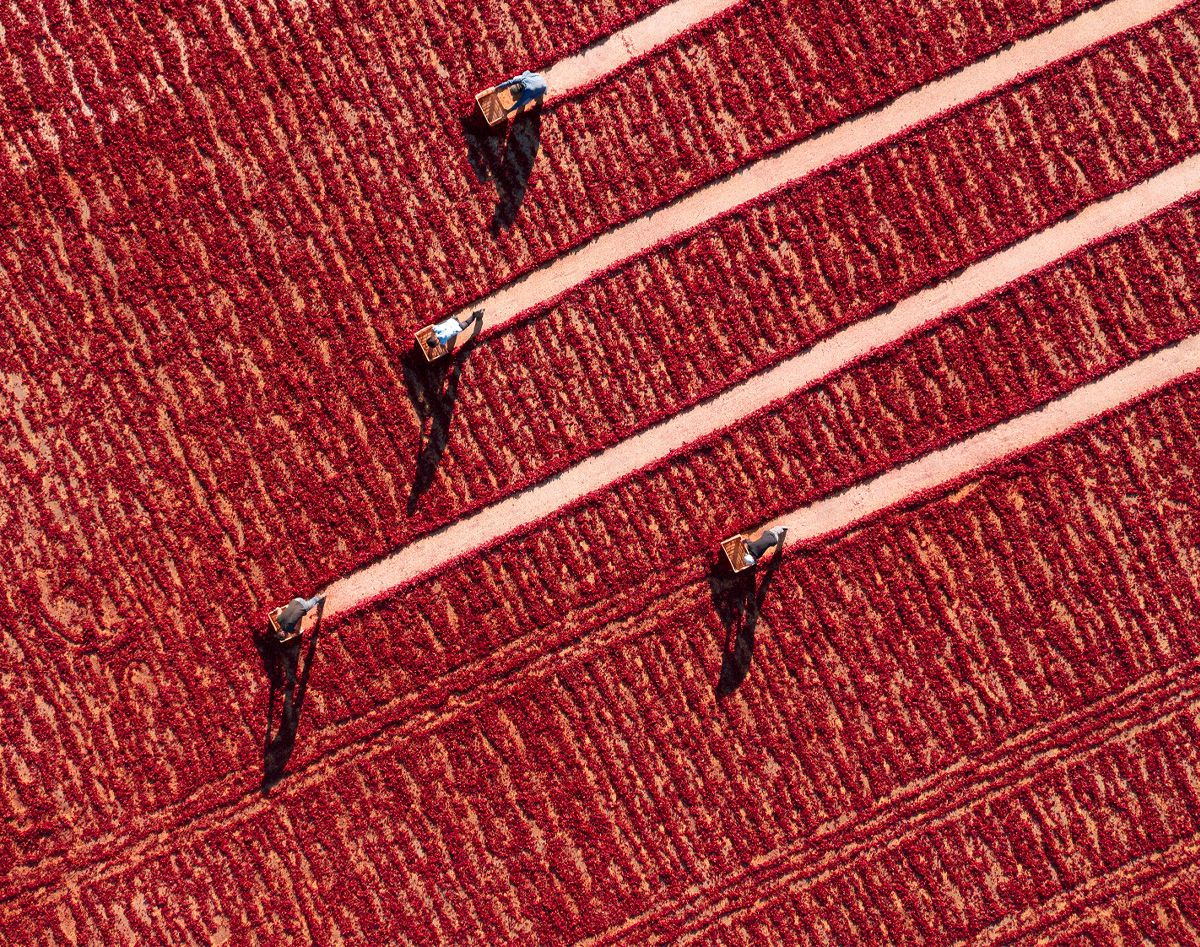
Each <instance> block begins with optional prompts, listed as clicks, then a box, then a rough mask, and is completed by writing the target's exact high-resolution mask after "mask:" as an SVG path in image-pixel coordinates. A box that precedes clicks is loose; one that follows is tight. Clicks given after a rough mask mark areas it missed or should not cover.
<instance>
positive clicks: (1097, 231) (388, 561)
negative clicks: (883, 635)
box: [325, 155, 1200, 617]
mask: <svg viewBox="0 0 1200 947" xmlns="http://www.w3.org/2000/svg"><path fill="white" fill-rule="evenodd" d="M1197 189H1200V155H1198V156H1195V157H1192V158H1189V159H1187V160H1185V161H1182V162H1180V163H1179V164H1177V165H1174V166H1172V167H1171V168H1168V169H1167V170H1166V171H1163V172H1161V173H1159V174H1157V175H1155V176H1154V177H1151V178H1149V179H1147V180H1146V181H1144V182H1142V183H1141V184H1139V185H1137V186H1135V187H1133V188H1130V189H1129V190H1127V191H1123V192H1122V193H1120V194H1116V195H1113V196H1112V197H1110V198H1108V199H1106V200H1103V201H1099V202H1097V203H1095V204H1093V205H1091V206H1089V207H1087V208H1085V209H1084V210H1083V211H1081V212H1080V213H1079V214H1078V215H1076V216H1075V217H1074V218H1072V219H1069V220H1066V221H1063V222H1062V223H1060V224H1057V225H1056V226H1054V227H1050V228H1048V229H1047V230H1044V231H1042V232H1041V233H1037V234H1034V235H1032V236H1030V237H1027V238H1026V239H1024V240H1022V241H1020V242H1018V243H1015V244H1013V245H1012V246H1011V247H1008V248H1007V249H1005V250H1003V251H1001V252H999V253H996V254H994V255H992V256H990V257H988V258H987V259H985V260H981V261H980V262H978V263H976V264H975V265H973V266H970V267H968V268H967V269H965V270H963V272H962V273H960V274H959V275H958V276H956V277H954V278H952V279H949V280H946V281H945V282H942V283H938V284H936V285H934V286H931V287H929V288H927V289H924V290H922V291H920V292H918V293H916V294H914V295H912V296H910V297H908V298H907V299H904V300H902V301H901V302H899V303H897V304H896V305H895V306H894V307H892V308H891V309H890V310H883V311H881V312H879V313H878V314H876V315H874V316H871V317H870V318H868V319H865V320H862V321H860V322H857V323H855V324H854V325H852V326H849V327H848V328H846V329H843V330H842V331H840V332H838V333H836V334H834V335H832V336H830V337H829V338H828V339H826V340H824V341H823V342H820V343H818V344H817V345H815V346H813V347H812V348H811V349H808V350H807V351H805V352H803V353H802V354H800V355H797V356H795V357H793V358H790V359H787V360H786V361H784V362H781V363H779V364H778V365H776V366H774V367H773V368H771V369H769V370H767V371H766V372H763V373H762V374H760V375H756V376H754V377H752V378H750V379H748V380H747V381H745V382H742V383H741V384H738V385H736V386H734V387H732V388H729V389H727V390H726V391H724V392H722V393H721V394H720V395H718V396H717V397H715V398H713V399H711V400H709V401H707V402H703V403H701V404H698V405H695V406H694V407H692V408H689V409H687V410H685V411H682V412H680V413H679V414H677V415H675V416H674V417H672V418H670V419H668V420H667V421H664V422H663V423H661V424H658V425H656V426H654V427H651V428H648V429H646V430H645V431H642V432H641V433H639V434H636V435H634V436H633V437H630V438H628V439H626V440H624V441H622V442H621V443H619V444H616V445H614V446H613V447H611V448H609V449H607V450H605V451H602V452H600V453H599V454H596V455H594V456H592V457H590V458H588V459H587V460H584V461H582V462H580V463H579V464H576V465H575V466H574V467H572V468H570V469H568V470H566V471H564V472H563V473H561V474H559V475H558V476H556V477H553V478H551V479H549V480H547V481H545V482H543V483H541V484H538V485H537V486H535V487H532V488H530V489H528V490H525V491H523V492H522V493H519V494H517V495H515V496H512V497H510V498H508V499H506V500H503V501H501V502H500V503H497V504H495V505H493V506H490V507H487V508H485V509H483V510H480V511H479V512H478V513H475V514H473V515H471V516H468V517H466V518H464V519H461V520H459V521H457V522H455V523H453V524H451V525H450V526H447V527H446V528H444V529H442V530H440V531H439V532H436V533H432V534H430V535H428V536H425V537H422V538H421V539H418V540H416V541H415V542H413V543H411V544H410V545H408V546H405V547H404V548H403V549H401V550H399V551H398V552H396V553H394V554H392V555H391V556H389V557H387V558H385V559H382V560H379V561H378V562H375V563H373V564H371V565H369V566H366V567H364V568H362V569H360V570H358V571H357V572H354V573H351V574H350V575H348V576H346V577H345V578H343V579H339V580H338V581H336V582H334V583H333V584H332V585H330V586H329V588H328V589H327V594H328V596H329V601H328V604H327V605H326V611H325V614H326V616H327V617H332V616H333V615H336V614H338V613H342V612H346V611H349V610H351V609H354V608H357V607H359V606H361V605H362V604H364V603H366V602H368V601H370V600H372V599H376V598H379V597H380V596H383V595H386V594H388V593H389V592H392V591H394V590H395V589H397V588H399V587H400V586H402V585H404V584H405V583H407V582H410V581H412V580H413V579H414V578H416V577H417V576H418V575H420V574H422V573H425V572H428V571H431V570H434V569H437V568H440V567H441V566H444V565H445V564H446V563H448V562H450V561H451V560H453V559H455V558H457V557H459V556H463V555H466V554H468V553H470V552H472V551H473V550H475V549H477V548H479V547H480V546H483V545H485V544H487V543H490V542H493V541H494V540H497V539H499V538H501V537H503V536H505V535H507V534H509V533H511V532H513V531H515V530H517V529H520V528H522V527H524V526H527V525H529V524H531V523H535V522H537V521H538V520H540V519H543V518H544V517H547V516H549V515H551V514H552V513H554V512H555V511H556V510H559V509H560V508H562V507H563V506H565V505H567V504H569V503H571V502H572V501H574V500H577V499H579V498H580V497H583V496H586V495H587V494H589V493H591V492H593V491H595V490H598V489H600V488H602V487H605V486H607V485H609V484H611V483H613V482H614V481H616V480H618V479H620V478H621V477H623V476H626V475H628V474H631V473H633V472H634V471H636V470H638V469H640V468H642V467H645V466H647V465H649V464H652V463H654V462H655V461H658V460H660V459H662V458H663V457H665V456H666V455H667V454H669V453H670V452H671V451H673V450H676V449H677V448H679V447H682V446H684V445H685V444H688V443H691V442H692V441H695V440H697V439H699V438H701V437H704V436H706V435H708V434H711V433H713V432H715V431H718V430H720V429H722V428H725V427H729V426H730V425H732V424H735V423H737V422H738V421H740V420H743V419H744V418H746V416H747V415H749V414H751V413H753V412H754V411H757V410H759V409H762V408H765V407H767V406H768V405H770V404H771V403H772V402H775V401H778V400H779V399H780V398H783V397H786V396H787V395H789V394H791V393H792V392H793V391H796V390H797V389H800V388H804V387H807V386H809V385H812V384H813V383H814V382H817V381H819V380H820V379H822V378H824V377H826V376H828V375H830V374H832V373H834V372H838V371H841V370H843V369H845V368H846V366H847V365H849V364H851V363H852V362H854V361H856V360H858V359H860V358H862V357H863V356H865V355H867V354H869V353H870V352H872V351H874V350H875V349H878V348H880V347H882V346H885V345H888V344H890V343H892V342H894V341H896V340H898V339H901V338H903V337H904V336H906V335H908V334H910V333H912V332H913V331H915V330H917V329H918V328H920V327H921V326H923V325H926V324H928V323H930V322H934V321H936V320H938V319H941V318H944V317H945V316H946V315H947V314H949V313H950V312H952V311H953V310H955V309H957V308H959V307H961V306H963V305H966V304H967V303H969V302H971V301H972V300H974V299H977V298H979V297H980V296H983V295H985V294H987V293H989V292H991V291H992V290H994V289H997V288H999V287H1001V286H1004V285H1006V284H1007V283H1011V282H1012V281H1014V280H1016V279H1019V278H1020V277H1022V276H1024V275H1025V274H1027V273H1030V272H1032V271H1034V270H1037V269H1040V268H1041V267H1043V266H1044V265H1046V264H1049V263H1051V262H1052V261H1054V260H1057V259H1059V258H1061V257H1063V256H1066V255H1067V254H1069V253H1072V252H1073V251H1075V250H1077V249H1079V248H1080V247H1083V246H1085V245H1086V244H1088V243H1091V242H1093V241H1095V240H1097V239H1100V238H1102V237H1104V236H1105V235H1106V234H1109V233H1111V232H1112V231H1114V230H1117V229H1119V228H1121V227H1125V226H1128V225H1129V224H1133V223H1136V222H1137V221H1139V220H1141V219H1143V218H1145V217H1147V216H1150V215H1151V214H1154V213H1156V212H1157V211H1159V210H1161V209H1163V208H1165V207H1167V206H1169V205H1171V204H1173V203H1175V202H1176V201H1178V200H1180V199H1182V198H1184V197H1186V196H1187V195H1188V194H1190V193H1192V192H1193V191H1196V190H1197ZM1122 377H1124V376H1122ZM1097 397H1099V396H1097ZM1046 410H1047V411H1050V410H1051V409H1046ZM1099 410H1103V409H1098V410H1097V411H1096V412H1093V414H1094V413H1098V412H1099ZM1037 416H1039V417H1040V416H1041V415H1040V414H1039V415H1037ZM1057 417H1058V416H1057V415H1055V414H1053V413H1051V414H1047V415H1045V418H1046V420H1045V424H1046V425H1049V427H1047V430H1048V431H1050V433H1054V431H1056V430H1057V429H1058V428H1056V427H1054V426H1055V425H1056V424H1057V423H1058V422H1057V420H1056V418H1057ZM989 436H993V435H989ZM1043 436H1049V435H1048V434H1047V435H1043ZM989 443H990V442H989ZM960 448H963V445H960V446H959V447H954V448H950V449H949V450H950V451H957V450H959V449H960ZM963 449H966V448H963ZM990 449H991V448H987V449H986V450H990ZM975 450H977V449H976V448H970V449H968V455H969V456H971V457H973V456H974V454H971V453H970V451H975ZM986 450H985V453H986ZM954 456H958V455H957V454H955V455H954ZM988 456H990V454H989V455H988ZM938 463H939V464H942V465H943V466H942V467H937V468H935V470H936V471H939V472H940V471H943V470H946V469H948V468H947V467H946V466H944V465H945V464H947V463H949V462H948V461H946V460H944V459H943V460H941V461H939V462H938ZM971 463H972V464H973V463H974V461H971ZM911 466H913V465H911V464H910V465H909V467H911ZM908 469H909V468H908V467H905V468H900V470H897V471H894V472H893V473H894V474H899V473H900V471H907V470H908ZM921 470H924V468H921ZM888 476H892V475H888ZM906 476H913V475H912V474H906ZM889 482H890V481H889ZM898 482H899V483H903V484H907V483H908V482H909V481H908V480H903V481H898ZM913 482H916V481H913ZM905 489H907V487H905ZM893 494H894V491H893V492H891V493H888V492H886V491H885V492H884V493H878V492H877V491H875V492H871V493H870V494H869V495H867V496H866V497H864V498H862V499H853V498H852V499H851V500H849V501H843V500H841V499H839V498H835V499H833V500H830V501H828V502H829V503H832V504H834V506H833V507H829V508H823V511H822V512H821V513H820V514H814V515H813V516H810V515H809V514H808V513H807V511H805V512H803V513H797V514H796V515H795V517H793V518H794V519H795V523H793V524H791V525H793V527H795V531H794V532H792V533H791V534H790V535H789V540H794V539H796V538H801V537H803V536H804V535H806V534H805V529H806V528H807V530H808V535H809V536H810V537H811V536H816V535H820V534H821V532H829V531H830V530H831V529H834V528H839V527H835V526H830V525H829V524H830V523H831V522H835V521H837V517H838V516H840V517H841V518H842V520H841V521H839V522H850V521H852V520H853V519H854V518H855V517H856V516H857V515H858V514H857V512H856V511H857V510H858V509H859V507H858V506H855V505H852V506H851V507H849V508H847V509H846V510H842V507H841V504H843V503H844V502H849V503H851V504H866V506H864V507H863V508H864V509H865V508H867V506H871V504H875V506H874V507H872V508H880V507H878V503H892V502H897V500H895V499H887V498H889V497H893ZM905 495H907V494H905ZM857 496H858V495H857V494H855V495H854V497H857ZM851 513H854V515H850V514H851ZM862 515H869V513H865V514H862ZM846 516H850V520H846ZM830 518H832V519H830ZM737 525H738V524H731V527H736V526H737ZM818 528H819V530H820V532H814V530H818ZM732 531H733V530H732V529H731V532H732Z"/></svg>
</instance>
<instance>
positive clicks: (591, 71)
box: [542, 0, 742, 104]
mask: <svg viewBox="0 0 1200 947" xmlns="http://www.w3.org/2000/svg"><path fill="white" fill-rule="evenodd" d="M741 2H742V0H674V2H673V3H668V4H667V5H666V6H665V7H661V8H660V9H658V10H656V11H655V12H653V13H651V14H650V15H649V16H647V17H644V18H643V19H641V20H638V21H637V22H636V23H630V24H629V25H628V26H627V27H625V28H624V29H622V30H618V31H617V32H615V33H613V34H612V35H611V36H606V37H605V38H604V39H602V40H600V41H599V42H596V43H593V44H592V45H591V46H589V47H587V48H586V49H583V50H581V51H580V52H578V53H576V54H575V55H574V56H570V57H568V58H567V59H563V60H561V61H560V62H557V63H555V64H554V65H553V66H551V67H550V68H549V69H546V70H545V71H543V73H542V75H543V76H544V77H545V79H546V84H547V85H548V86H549V89H548V91H547V92H546V103H547V104H549V103H550V102H552V101H554V100H555V99H557V98H562V97H564V96H568V95H571V94H572V93H574V92H577V91H578V90H579V89H581V88H582V87H583V86H586V85H588V84H589V83H592V82H595V81H596V80H597V79H602V78H604V76H607V75H609V74H610V73H612V72H616V71H617V70H618V69H620V68H621V67H622V66H624V65H626V64H628V63H629V62H631V61H632V60H634V59H637V58H638V57H640V56H645V55H646V54H647V53H649V52H651V51H653V50H655V49H657V48H658V47H659V46H663V45H665V44H666V43H669V42H670V41H671V40H673V39H675V37H677V36H678V35H679V34H680V33H683V32H684V31H686V30H689V29H691V28H692V27H693V26H696V25H697V24H699V23H703V22H704V21H705V20H707V19H709V18H710V17H714V16H716V15H717V14H718V13H722V12H724V11H725V10H728V9H729V8H730V7H732V6H736V5H737V4H739V3H741Z"/></svg>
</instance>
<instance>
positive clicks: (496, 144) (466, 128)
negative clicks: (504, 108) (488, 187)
mask: <svg viewBox="0 0 1200 947" xmlns="http://www.w3.org/2000/svg"><path fill="white" fill-rule="evenodd" d="M460 122H461V124H462V130H463V138H464V139H465V140H466V143H467V162H468V163H469V164H470V166H471V170H472V171H473V172H474V174H475V180H477V181H479V182H480V183H486V182H489V181H490V182H492V183H493V184H495V185H496V207H495V210H494V211H493V212H492V223H491V226H490V228H489V229H490V231H491V234H492V236H493V237H495V236H499V235H500V233H501V231H504V230H508V229H509V228H510V227H511V226H512V225H513V223H514V221H516V219H517V211H519V210H520V209H521V204H522V202H524V200H525V192H526V191H527V190H528V189H529V177H530V175H531V174H532V173H533V165H534V162H535V161H536V160H537V156H538V152H539V151H540V150H541V147H542V106H541V103H540V102H539V103H538V104H536V105H534V106H533V107H532V108H528V109H526V110H525V111H524V112H522V113H521V114H520V115H518V116H516V117H515V118H513V119H508V120H505V121H503V122H501V123H500V124H499V125H495V126H489V125H488V123H487V122H486V121H484V119H483V116H482V115H480V114H479V110H478V109H474V110H472V112H471V114H470V115H468V116H466V117H464V118H462V119H460Z"/></svg>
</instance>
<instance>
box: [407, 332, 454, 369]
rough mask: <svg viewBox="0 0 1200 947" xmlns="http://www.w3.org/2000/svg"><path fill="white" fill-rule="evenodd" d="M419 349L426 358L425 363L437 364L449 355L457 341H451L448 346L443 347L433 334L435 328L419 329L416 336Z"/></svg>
mask: <svg viewBox="0 0 1200 947" xmlns="http://www.w3.org/2000/svg"><path fill="white" fill-rule="evenodd" d="M416 340H417V348H419V349H420V350H421V354H422V355H424V356H425V361H427V362H436V361H437V360H438V359H439V358H441V357H442V356H444V355H449V354H450V352H451V350H452V349H453V348H454V343H455V341H456V339H451V340H450V342H449V344H448V345H442V344H441V343H440V342H438V340H437V336H435V335H434V334H433V326H426V327H425V328H424V329H418V330H417V334H416Z"/></svg>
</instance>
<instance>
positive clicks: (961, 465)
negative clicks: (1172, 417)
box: [777, 334, 1200, 543]
mask: <svg viewBox="0 0 1200 947" xmlns="http://www.w3.org/2000/svg"><path fill="white" fill-rule="evenodd" d="M1198 371H1200V334H1197V335H1191V336H1188V337H1187V338H1186V339H1183V340H1181V341H1180V342H1177V343H1175V344H1174V345H1170V346H1168V347H1167V348H1165V349H1160V350H1159V351H1158V352H1155V353H1154V354H1153V355H1147V356H1146V357H1145V358H1142V359H1139V360H1138V361H1136V362H1133V363H1131V364H1129V365H1126V366H1125V367H1124V368H1120V369H1118V370H1117V371H1115V372H1113V373H1112V374H1110V375H1105V376H1104V377H1103V378H1098V379H1096V380H1095V381H1092V382H1088V383H1087V384H1084V385H1080V386H1079V387H1078V388H1076V389H1075V390H1074V391H1072V392H1069V393H1068V394H1066V395H1063V396H1062V397H1061V398H1058V399H1056V400H1055V401H1051V402H1050V403H1049V404H1047V405H1045V406H1043V407H1041V408H1038V409H1036V410H1034V411H1030V412H1028V413H1027V414H1022V415H1018V416H1017V417H1015V418H1013V419H1011V420H1009V421H1004V422H1002V423H1001V424H997V425H996V426H995V427H992V428H989V429H988V430H986V431H981V432H980V433H978V434H975V435H973V436H971V437H968V438H967V439H966V440H964V441H959V442H958V443H957V444H951V445H950V446H948V447H944V448H942V449H941V450H937V451H933V452H932V453H930V454H926V455H925V456H924V457H919V458H917V459H916V460H913V461H910V462H909V463H907V464H904V465H903V466H900V467H896V468H894V469H892V470H889V471H888V472H887V473H884V474H880V475H879V476H878V477H875V478H874V479H872V480H867V481H864V482H863V483H860V484H856V485H855V486H853V487H850V488H848V489H846V490H843V491H842V492H840V493H835V494H833V495H832V496H828V497H824V498H823V499H820V500H817V501H816V502H815V503H811V504H809V505H808V506H806V507H803V508H802V509H799V510H795V511H794V512H792V513H789V514H788V515H787V516H784V517H781V518H780V519H779V520H778V521H777V522H780V523H786V524H787V525H788V527H789V529H788V542H789V543H792V542H796V541H799V542H800V543H811V542H814V541H817V540H820V539H824V538H827V537H829V536H832V535H834V534H836V533H839V532H842V531H843V530H846V529H848V528H850V527H852V526H854V524H856V523H858V522H861V521H862V520H864V519H867V518H868V517H871V516H874V515H875V514H877V513H880V512H882V511H884V510H886V509H888V508H890V507H894V506H898V505H900V504H903V503H905V502H908V501H910V500H913V499H915V498H919V497H920V496H921V495H923V494H925V493H928V492H929V491H931V490H936V489H939V488H943V487H947V486H949V485H951V484H953V483H954V482H955V481H956V480H960V479H962V478H964V477H966V476H967V475H970V474H975V473H978V472H979V471H981V470H982V469H984V468H986V467H989V466H991V465H992V464H995V463H997V462H998V461H1002V460H1004V459H1005V458H1007V457H1011V456H1013V455H1016V454H1020V453H1021V452H1023V451H1026V450H1028V449H1030V448H1031V447H1034V446H1036V445H1037V444H1040V443H1041V442H1042V441H1045V440H1048V439H1050V438H1052V437H1055V436H1056V435H1059V434H1062V433H1064V432H1066V431H1069V430H1070V429H1071V428H1073V427H1076V426H1077V425H1080V424H1084V423H1086V422H1088V421H1091V420H1093V419H1095V418H1097V417H1099V416H1100V415H1102V414H1104V413H1105V412H1107V411H1111V410H1112V409H1113V408H1117V407H1120V406H1121V405H1123V404H1127V403H1128V402H1131V401H1135V400H1137V399H1138V398H1140V397H1142V396H1143V395H1146V394H1149V393H1150V392H1152V391H1156V390H1157V389H1159V388H1163V387H1165V386H1167V385H1169V384H1171V383H1172V382H1174V381H1177V380H1179V379H1181V378H1183V377H1185V376H1187V375H1190V374H1192V373H1194V372H1198Z"/></svg>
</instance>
